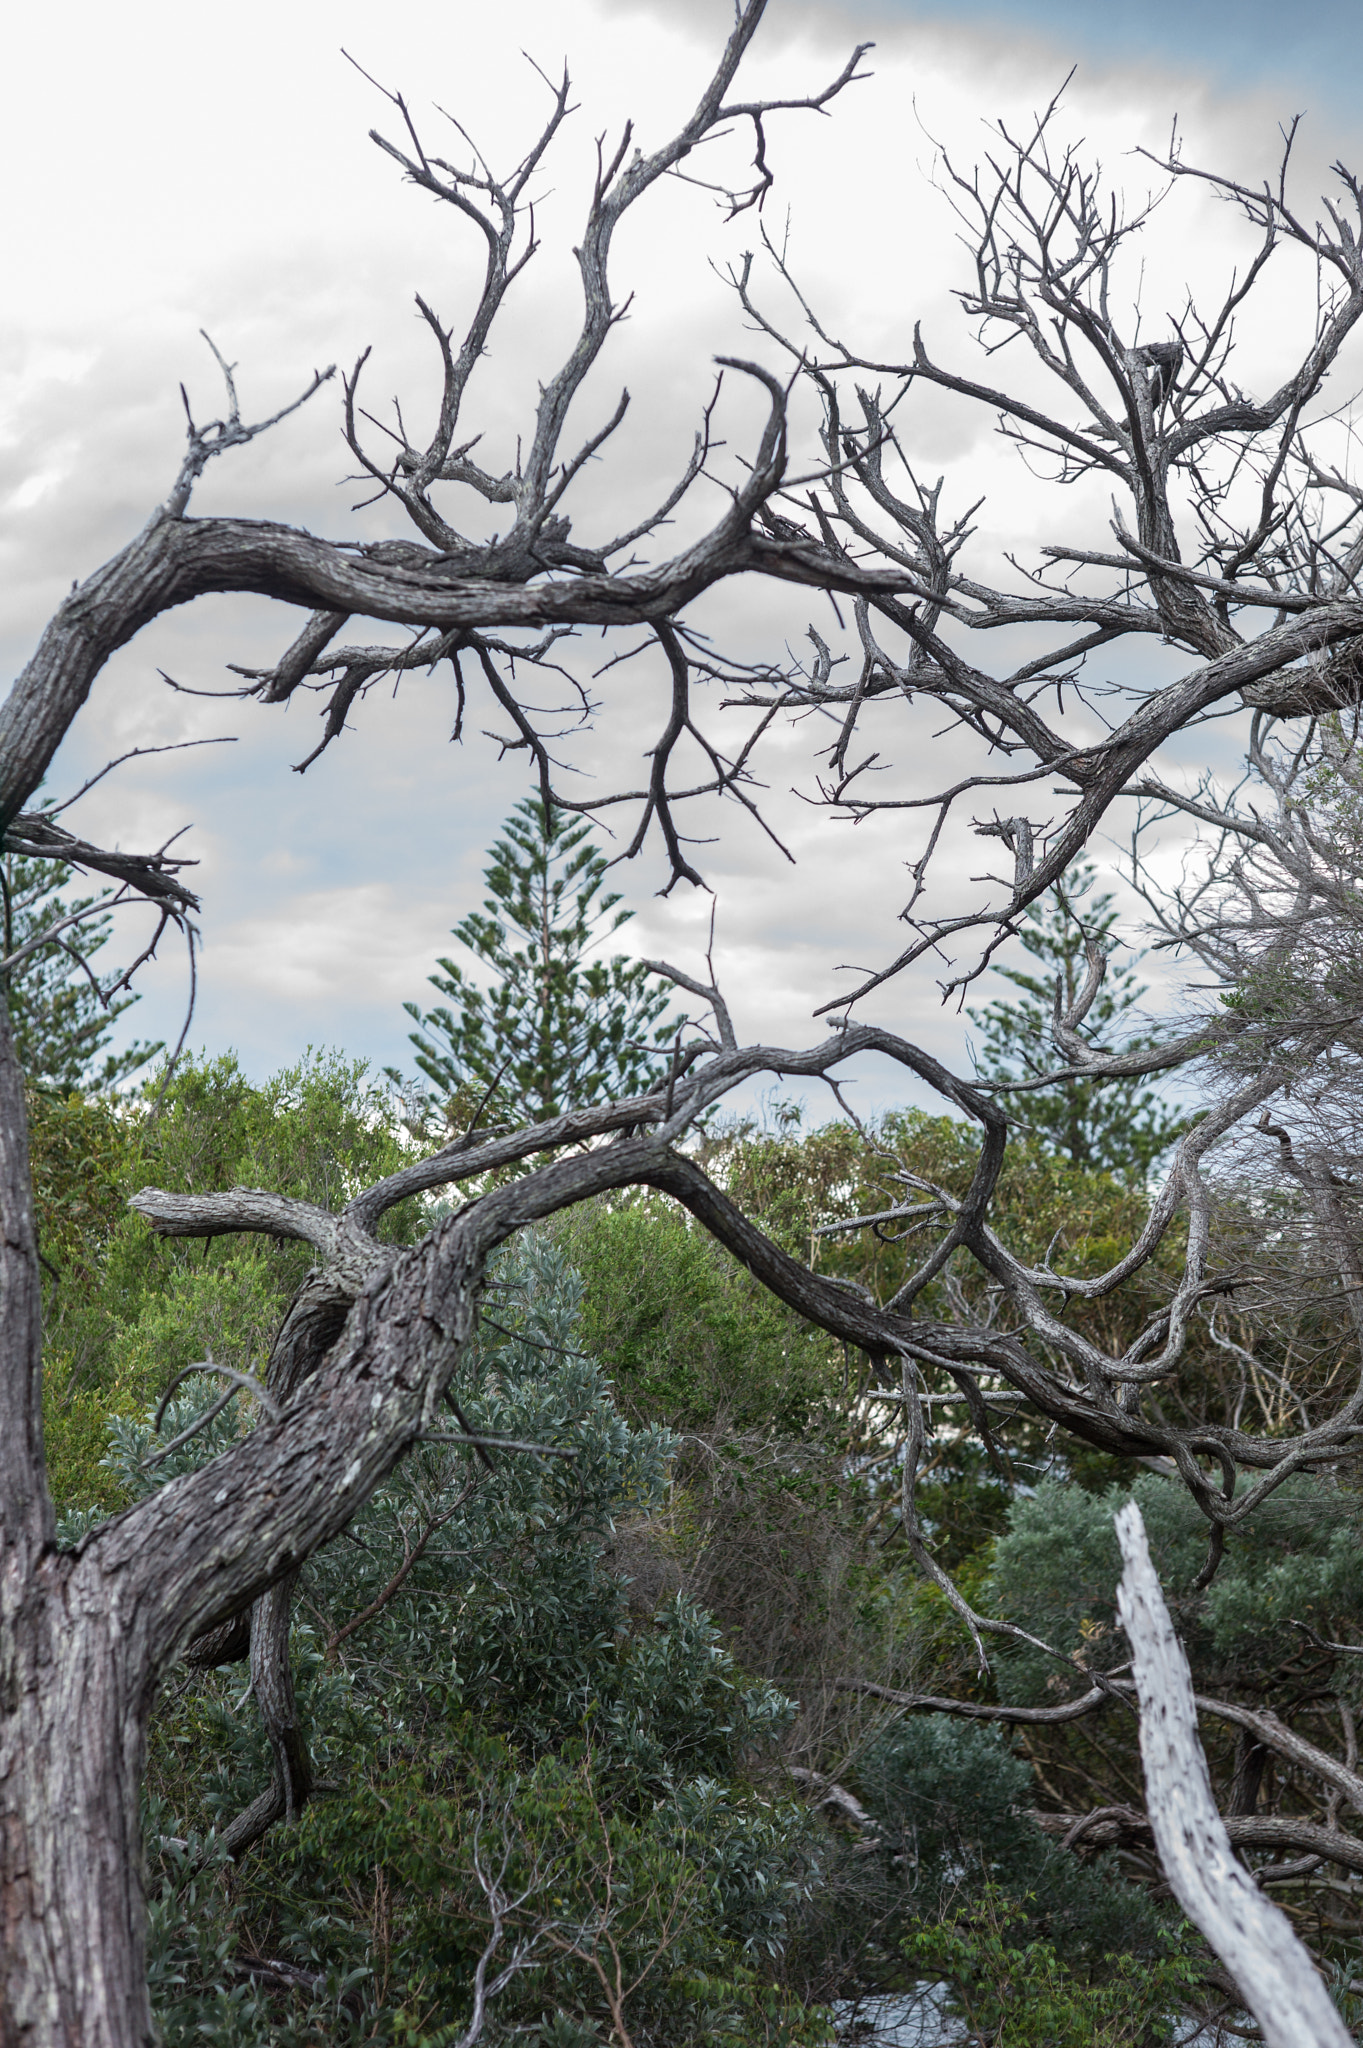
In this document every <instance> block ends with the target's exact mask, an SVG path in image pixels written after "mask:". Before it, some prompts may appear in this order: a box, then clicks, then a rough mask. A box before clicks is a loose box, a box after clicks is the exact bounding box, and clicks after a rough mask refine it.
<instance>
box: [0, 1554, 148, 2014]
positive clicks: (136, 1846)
mask: <svg viewBox="0 0 1363 2048" xmlns="http://www.w3.org/2000/svg"><path fill="white" fill-rule="evenodd" d="M16 1562H17V1561H16V1560H15V1558H14V1557H13V1555H11V1557H10V1558H9V1559H7V1560H6V1563H7V1567H8V1569H7V1573H6V1581H7V1583H6V1589H5V1590H6V1593H8V1592H9V1590H10V1588H11V1587H18V1588H21V1589H22V1590H21V1591H20V1593H19V1598H18V1601H17V1603H16V1610H17V1611H12V1610H11V1609H10V1608H9V1607H8V1604H7V1606H6V1611H5V1613H4V1615H3V1629H4V1670H3V1680H2V1681H0V1683H2V1685H3V1694H2V1696H0V1912H2V1913H3V1922H0V1926H2V1928H3V1938H2V1939H0V2042H3V2043H4V2048H144V2044H149V2043H150V2042H151V2041H152V2040H153V2038H154V2036H153V2033H152V2025H151V2010H150V2005H149V2003H148V1998H147V1982H146V1948H145V1917H146V1916H145V1902H144V1897H143V1880H142V1842H141V1826H140V1818H139V1801H138V1788H139V1784H140V1780H141V1769H142V1755H143V1723H144V1720H145V1708H146V1703H145V1702H144V1701H142V1700H140V1699H136V1698H132V1697H129V1693H130V1690H131V1688H129V1687H128V1686H127V1685H125V1683H124V1682H123V1679H124V1670H125V1665H126V1661H127V1660H126V1657H125V1654H124V1653H125V1647H126V1637H125V1635H124V1630H123V1626H122V1617H121V1615H120V1611H119V1599H118V1590H117V1587H116V1586H110V1585H109V1584H107V1582H106V1581H105V1580H104V1578H103V1575H102V1574H100V1573H98V1572H97V1571H95V1570H93V1569H88V1570H87V1569H82V1567H81V1565H80V1564H75V1565H74V1569H73V1562H74V1561H73V1560H72V1558H70V1557H69V1556H68V1557H58V1556H55V1555H54V1554H53V1553H51V1552H50V1551H49V1552H48V1553H47V1555H46V1557H45V1558H43V1559H40V1560H37V1561H36V1562H35V1563H34V1565H33V1569H32V1570H31V1571H28V1572H23V1571H20V1570H16V1569H15V1565H16ZM82 1581H84V1583H82Z"/></svg>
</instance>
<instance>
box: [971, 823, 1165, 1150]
mask: <svg viewBox="0 0 1363 2048" xmlns="http://www.w3.org/2000/svg"><path fill="white" fill-rule="evenodd" d="M1095 878H1096V877H1095V870H1094V868H1093V866H1092V864H1091V863H1090V862H1082V863H1079V864H1077V865H1076V866H1074V867H1072V868H1070V869H1069V871H1068V872H1067V873H1066V874H1065V876H1064V877H1063V879H1062V880H1061V881H1059V882H1058V883H1057V884H1056V886H1055V888H1054V889H1052V890H1051V891H1050V892H1049V895H1048V897H1047V898H1046V899H1044V901H1043V903H1036V904H1033V905H1032V907H1031V909H1030V910H1029V911H1028V912H1027V918H1028V926H1027V929H1025V930H1024V931H1023V932H1021V933H1020V934H1019V936H1020V937H1021V940H1022V943H1023V945H1024V946H1025V947H1026V949H1027V951H1028V952H1029V953H1030V954H1031V955H1032V958H1033V959H1034V960H1035V961H1036V962H1037V963H1038V971H1037V972H1035V973H1027V972H1025V971H1024V970H1022V969H1020V968H1016V967H999V968H996V969H995V972H996V973H998V974H1001V975H1002V976H1003V978H1004V980H1005V981H1010V982H1012V984H1013V986H1014V988H1016V989H1018V990H1020V991H1021V993H1020V994H1019V995H1017V996H1015V997H1014V998H1013V999H1012V1000H1011V1001H1002V1002H996V1003H990V1004H989V1005H988V1006H987V1008H985V1009H983V1010H971V1011H970V1012H969V1013H968V1014H969V1017H970V1021H971V1023H972V1024H974V1025H975V1026H976V1028H977V1029H978V1030H979V1031H981V1032H982V1033H983V1043H982V1044H981V1046H980V1047H979V1048H978V1050H977V1052H976V1056H975V1065H976V1070H977V1072H978V1073H979V1075H980V1078H981V1079H982V1080H986V1081H1025V1080H1027V1079H1029V1078H1030V1077H1032V1076H1033V1075H1038V1074H1045V1073H1049V1072H1051V1071H1052V1070H1053V1069H1054V1068H1056V1067H1057V1066H1060V1065H1062V1064H1063V1061H1062V1059H1061V1056H1060V1055H1059V1054H1058V1053H1057V1051H1056V1049H1055V1046H1054V1045H1053V1043H1052V1041H1051V1019H1052V1016H1053V1014H1054V1008H1055V1000H1056V993H1057V990H1058V991H1059V994H1060V1002H1061V1007H1062V1009H1063V1010H1065V1011H1068V1010H1070V1009H1071V1008H1072V1006H1073V1004H1074V1001H1075V998H1076V996H1077V995H1078V993H1079V990H1080V989H1081V988H1082V986H1083V983H1084V978H1085V975H1086V974H1087V972H1088V959H1087V954H1086V951H1085V939H1086V938H1088V939H1096V940H1097V941H1098V942H1099V943H1100V944H1102V943H1104V942H1106V940H1107V939H1108V936H1109V934H1110V933H1111V931H1112V928H1113V926H1114V925H1115V924H1116V922H1117V914H1116V912H1115V910H1114V909H1113V908H1112V897H1111V896H1110V895H1103V896H1094V895H1093V894H1092V891H1093V884H1094V881H1095ZM1144 994H1145V986H1144V984H1143V983H1140V982H1138V981H1137V979H1136V962H1135V961H1132V962H1131V963H1130V964H1129V965H1127V966H1125V967H1118V968H1114V967H1113V966H1112V965H1111V964H1109V966H1108V970H1107V973H1106V975H1105V976H1104V979H1103V983H1102V986H1101V987H1100V989H1099V991H1098V994H1097V996H1096V997H1095V998H1094V1001H1093V1005H1092V1007H1091V1009H1090V1010H1089V1013H1088V1015H1087V1017H1086V1018H1085V1019H1084V1021H1083V1023H1082V1025H1081V1026H1080V1031H1081V1033H1082V1035H1083V1037H1085V1038H1087V1039H1089V1040H1090V1041H1091V1042H1092V1043H1093V1044H1094V1045H1096V1046H1097V1045H1100V1046H1102V1048H1103V1049H1104V1050H1105V1051H1107V1052H1117V1051H1123V1052H1125V1051H1131V1050H1135V1049H1136V1048H1138V1047H1140V1046H1145V1045H1149V1044H1151V1043H1152V1040H1151V1038H1150V1037H1149V1035H1148V1034H1141V1033H1131V1031H1130V1024H1131V1022H1134V1019H1133V1018H1132V1015H1131V1013H1132V1012H1133V1011H1134V1010H1135V1009H1136V1006H1137V1005H1138V1004H1139V1002H1140V999H1141V997H1142V996H1143V995H1144ZM1009 1113H1010V1115H1012V1116H1013V1117H1014V1118H1015V1119H1016V1121H1017V1122H1018V1123H1020V1124H1023V1125H1027V1126H1030V1127H1031V1128H1032V1129H1033V1130H1035V1131H1036V1132H1037V1133H1038V1134H1039V1135H1040V1136H1041V1137H1042V1138H1044V1139H1045V1141H1046V1142H1047V1143H1048V1144H1049V1145H1051V1146H1052V1147H1053V1149H1054V1150H1055V1151H1057V1152H1060V1153H1064V1154H1065V1155H1067V1156H1068V1157H1069V1158H1070V1159H1072V1160H1073V1161H1074V1163H1075V1165H1076V1166H1085V1167H1100V1168H1104V1169H1105V1170H1106V1171H1107V1172H1109V1173H1115V1174H1117V1175H1118V1176H1119V1177H1120V1178H1121V1179H1123V1180H1127V1181H1140V1180H1143V1179H1144V1178H1145V1176H1146V1174H1147V1173H1148V1172H1149V1170H1150V1167H1151V1166H1152V1164H1153V1163H1154V1161H1155V1160H1156V1159H1158V1158H1159V1156H1160V1154H1161V1153H1162V1152H1164V1151H1166V1150H1167V1149H1168V1147H1169V1146H1170V1145H1171V1144H1172V1143H1173V1140H1174V1139H1175V1137H1176V1136H1177V1135H1178V1133H1179V1131H1180V1130H1181V1129H1182V1127H1183V1124H1184V1122H1185V1119H1184V1118H1183V1117H1181V1116H1179V1115H1176V1114H1173V1113H1172V1112H1171V1111H1170V1109H1169V1107H1168V1105H1167V1104H1166V1103H1164V1102H1162V1101H1161V1100H1160V1098H1159V1096H1158V1095H1156V1094H1155V1093H1154V1092H1153V1091H1152V1090H1151V1089H1149V1088H1147V1087H1146V1086H1145V1085H1144V1084H1143V1082H1142V1081H1141V1080H1139V1079H1137V1080H1130V1081H1106V1082H1103V1081H1061V1082H1057V1083H1056V1085H1055V1086H1054V1087H1052V1088H1038V1089H1036V1090H1035V1091H1032V1092H1029V1093H1027V1094H1025V1095H1017V1096H1014V1097H1012V1098H1011V1100H1010V1102H1009Z"/></svg>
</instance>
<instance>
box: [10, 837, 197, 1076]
mask: <svg viewBox="0 0 1363 2048" xmlns="http://www.w3.org/2000/svg"><path fill="white" fill-rule="evenodd" d="M71 877H72V870H71V869H70V868H69V867H64V866H63V865H62V863H61V862H60V861H48V860H30V859H28V858H27V857H24V856H20V855H18V854H12V853H11V854H6V855H4V857H3V859H0V942H2V943H0V958H3V959H8V958H9V956H10V955H11V954H12V953H15V952H18V951H20V950H21V949H22V948H23V947H24V946H26V945H28V944H29V943H30V941H32V940H33V939H35V938H37V937H38V936H39V934H40V933H42V932H44V931H46V930H47V929H48V927H49V926H51V925H52V924H54V923H56V921H57V920H58V919H59V918H62V917H65V916H67V915H69V913H70V912H72V911H75V910H88V909H93V907H94V906H95V905H96V904H97V903H99V902H101V901H103V900H104V897H105V896H107V895H108V894H109V892H108V891H107V890H106V891H104V892H103V896H67V895H66V894H65V893H64V892H65V890H66V889H67V887H68V885H69V884H70V881H71ZM112 923H113V920H112V918H111V917H110V916H109V915H108V914H107V912H106V913H105V914H104V915H102V916H95V917H89V918H85V919H83V920H82V921H81V923H80V924H79V925H77V926H75V927H73V928H71V929H70V930H68V931H67V932H66V933H65V934H64V935H63V936H64V937H65V938H66V939H67V941H68V942H69V944H70V945H71V947H72V948H73V949H78V950H79V953H80V955H81V958H82V959H84V960H85V961H87V962H88V961H89V960H91V959H92V957H93V956H94V955H95V954H96V953H98V952H99V951H100V950H101V949H102V948H103V947H104V946H105V945H106V944H107V942H108V939H109V936H110V931H111V928H112ZM119 979H120V976H119V975H118V974H110V975H108V976H106V977H105V978H104V980H103V981H101V980H100V978H99V976H97V975H96V974H95V973H94V971H93V969H91V971H90V972H89V973H87V972H86V969H85V967H83V966H82V965H81V961H80V960H78V959H77V958H75V957H74V953H73V952H68V951H67V950H66V949H65V948H64V947H63V946H61V945H59V944H56V943H54V944H51V945H47V946H42V947H40V948H39V949H38V950H37V951H36V952H33V953H30V954H29V955H28V956H27V958H26V959H24V960H21V961H20V962H19V964H18V965H17V966H16V967H14V968H11V969H10V970H9V971H8V972H7V973H0V988H3V993H4V1000H5V1003H6V1005H7V1007H8V1010H9V1021H10V1029H11V1030H12V1031H13V1033H14V1042H15V1050H16V1051H17V1053H18V1055H19V1063H20V1065H21V1066H22V1067H23V1069H24V1073H25V1075H26V1076H27V1078H28V1081H29V1083H30V1085H31V1086H33V1087H35V1088H41V1089H43V1090H44V1091H45V1092H46V1093H48V1094H56V1095H68V1094H72V1093H81V1094H94V1093H98V1092H99V1091H101V1090H104V1089H108V1088H114V1087H117V1085H118V1083H119V1082H120V1081H125V1080H127V1078H128V1077H129V1075H131V1074H135V1073H136V1072H137V1070H138V1068H139V1067H141V1066H144V1065H145V1064H146V1062H147V1061H148V1060H149V1059H151V1058H152V1056H153V1055H154V1054H155V1053H158V1052H160V1050H161V1045H160V1043H159V1042H158V1043H157V1044H155V1045H143V1044H134V1045H131V1046H129V1047H128V1049H127V1051H126V1052H121V1053H111V1052H107V1051H106V1050H105V1048H106V1047H107V1045H108V1043H109V1040H110V1038H111V1037H112V1036H113V1030H114V1026H115V1024H116V1023H117V1022H118V1020H119V1018H120V1017H121V1016H122V1015H123V1013H124V1011H125V1010H129V1009H131V1008H132V1006H133V1004H134V1003H135V1002H138V1001H140V997H138V996H131V995H129V996H122V997H115V995H114V993H113V991H114V990H115V989H116V988H117V986H118V982H119ZM101 1054H102V1055H103V1057H102V1058H101Z"/></svg>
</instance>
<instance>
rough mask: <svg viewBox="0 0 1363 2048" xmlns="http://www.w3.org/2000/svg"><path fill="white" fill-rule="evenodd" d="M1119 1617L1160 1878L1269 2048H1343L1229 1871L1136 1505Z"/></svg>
mask: <svg viewBox="0 0 1363 2048" xmlns="http://www.w3.org/2000/svg"><path fill="white" fill-rule="evenodd" d="M1116 1519H1117V1540H1118V1542H1119V1543H1120V1544H1121V1547H1122V1558H1123V1561H1124V1564H1125V1570H1124V1571H1123V1573H1122V1582H1121V1585H1120V1587H1119V1589H1118V1593H1117V1611H1118V1613H1119V1614H1120V1616H1121V1619H1122V1626H1123V1627H1124V1628H1125V1630H1126V1633H1127V1638H1128V1640H1129V1642H1130V1644H1131V1652H1132V1658H1133V1662H1134V1669H1135V1674H1136V1690H1137V1693H1138V1695H1139V1698H1140V1708H1141V1759H1142V1762H1143V1763H1144V1765H1145V1794H1146V1805H1147V1808H1148V1809H1149V1814H1150V1824H1151V1827H1152V1828H1153V1830H1154V1835H1155V1846H1156V1848H1157V1849H1158V1850H1159V1857H1160V1862H1161V1864H1162V1865H1163V1867H1164V1874H1165V1876H1166V1877H1167V1878H1168V1880H1169V1883H1170V1885H1171V1887H1172V1889H1173V1892H1174V1896H1175V1898H1176V1899H1177V1900H1178V1902H1179V1904H1180V1905H1181V1906H1182V1908H1183V1910H1184V1912H1185V1913H1186V1914H1187V1915H1188V1918H1189V1919H1190V1920H1191V1921H1193V1922H1194V1924H1195V1925H1196V1926H1197V1927H1199V1928H1200V1929H1201V1930H1202V1933H1203V1934H1204V1935H1205V1936H1206V1938H1207V1940H1208V1942H1210V1944H1211V1946H1212V1947H1213V1948H1214V1949H1215V1951H1216V1953H1217V1955H1218V1956H1219V1957H1220V1958H1221V1961H1222V1962H1223V1963H1224V1964H1225V1966H1226V1968H1227V1969H1228V1970H1229V1971H1230V1973H1231V1976H1232V1977H1233V1978H1234V1979H1235V1982H1236V1984H1237V1986H1238V1987H1239V1990H1240V1995H1241V1996H1242V1998H1243V1999H1244V2001H1245V2004H1246V2005H1247V2006H1248V2007H1249V2009H1250V2011H1251V2012H1252V2013H1253V2014H1254V2017H1255V2019H1256V2020H1257V2021H1258V2022H1259V2025H1260V2026H1261V2028H1262V2029H1263V2035H1264V2040H1265V2042H1266V2043H1267V2044H1268V2048H1352V2036H1351V2035H1350V2033H1349V2030H1348V2028H1347V2027H1346V2026H1345V2024H1344V2022H1343V2020H1342V2019H1341V2018H1340V2016H1339V2014H1338V2012H1337V2011H1336V2010H1335V2007H1334V2005H1333V2003H1332V2002H1331V1999H1330V1996H1329V1994H1328V1992H1327V1991H1326V1989H1325V1986H1324V1985H1323V1984H1322V1983H1321V1981H1320V1977H1319V1976H1318V1975H1317V1972H1316V1967H1315V1964H1314V1963H1313V1962H1312V1960H1311V1958H1310V1956H1309V1955H1308V1953H1307V1951H1306V1949H1305V1948H1304V1947H1303V1946H1302V1944H1301V1942H1299V1941H1298V1939H1297V1937H1296V1935H1295V1934H1294V1933H1293V1932H1292V1929H1291V1927H1290V1926H1289V1924H1288V1922H1287V1919H1286V1917H1285V1916H1284V1914H1282V1913H1281V1912H1280V1911H1279V1910H1278V1908H1277V1907H1276V1906H1275V1905H1274V1904H1273V1903H1272V1901H1271V1900H1269V1899H1266V1898H1265V1897H1264V1895H1263V1893H1262V1892H1261V1891H1260V1890H1259V1888H1258V1886H1257V1885H1256V1884H1255V1882H1254V1880H1253V1878H1252V1877H1251V1876H1250V1874H1249V1872H1248V1871H1247V1870H1245V1869H1244V1867H1243V1866H1242V1865H1241V1864H1239V1863H1237V1861H1236V1860H1235V1855H1234V1853H1233V1851H1232V1849H1231V1845H1230V1837H1229V1836H1228V1835H1227V1833H1226V1827H1225V1823H1224V1822H1223V1820H1222V1818H1221V1815H1220V1814H1219V1813H1218V1812H1217V1809H1216V1801H1215V1800H1214V1798H1213V1797H1212V1787H1211V1779H1210V1777H1209V1775H1208V1772H1207V1759H1206V1757H1205V1756H1204V1754H1203V1751H1202V1744H1201V1742H1200V1741H1199V1740H1198V1733H1197V1707H1196V1705H1195V1703H1194V1699H1193V1684H1192V1678H1191V1675H1190V1673H1189V1670H1188V1660H1187V1658H1186V1657H1185V1656H1184V1654H1183V1648H1182V1645H1181V1644H1180V1643H1179V1640H1178V1638H1177V1636H1176V1635H1175V1634H1174V1626H1173V1623H1172V1621H1171V1620H1170V1619H1169V1610H1168V1608H1167V1607H1166V1606H1165V1604H1164V1595H1163V1594H1162V1592H1161V1591H1160V1583H1159V1580H1158V1578H1157V1577H1156V1575H1155V1568H1154V1566H1153V1565H1152V1564H1151V1562H1150V1548H1149V1545H1148V1544H1147V1542H1146V1538H1145V1524H1144V1523H1143V1522H1142V1520H1141V1512H1140V1509H1139V1508H1138V1507H1137V1506H1136V1504H1135V1502H1134V1501H1131V1502H1128V1504H1127V1505H1126V1507H1124V1508H1123V1509H1122V1511H1121V1513H1120V1514H1119V1515H1118V1516H1117V1518H1116Z"/></svg>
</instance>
